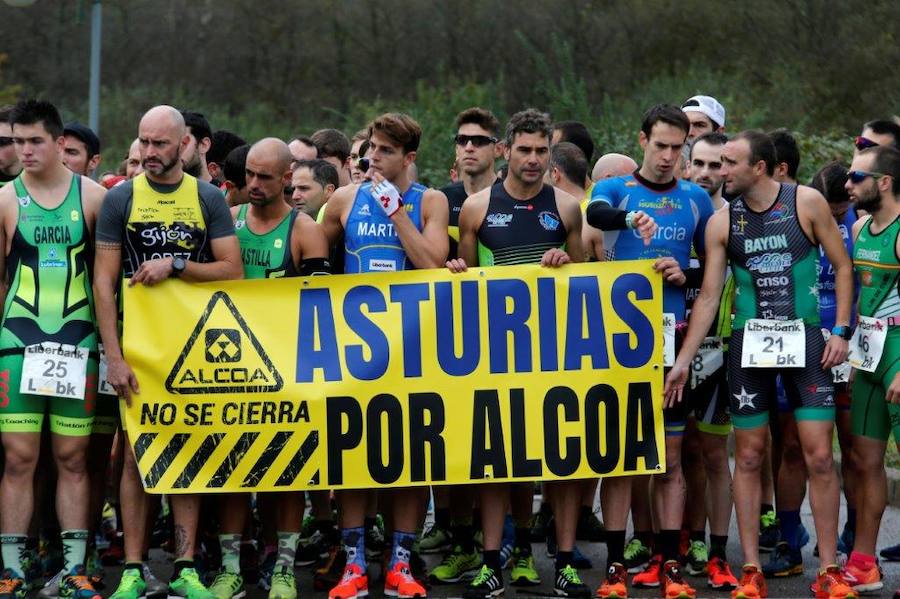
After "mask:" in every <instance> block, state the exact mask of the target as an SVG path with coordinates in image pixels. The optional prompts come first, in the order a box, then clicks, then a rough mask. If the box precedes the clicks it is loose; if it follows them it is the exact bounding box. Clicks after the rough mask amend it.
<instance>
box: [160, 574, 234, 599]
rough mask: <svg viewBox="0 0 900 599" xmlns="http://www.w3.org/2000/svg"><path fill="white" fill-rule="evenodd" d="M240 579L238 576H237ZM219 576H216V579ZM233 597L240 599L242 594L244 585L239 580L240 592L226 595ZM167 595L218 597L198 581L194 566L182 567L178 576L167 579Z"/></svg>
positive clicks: (188, 598)
mask: <svg viewBox="0 0 900 599" xmlns="http://www.w3.org/2000/svg"><path fill="white" fill-rule="evenodd" d="M238 578H239V579H240V576H238ZM218 579H219V577H218V576H216V580H218ZM227 596H228V597H233V599H240V597H243V596H244V585H243V581H241V585H240V593H239V594H237V595H227ZM169 597H170V598H171V597H184V598H185V599H218V597H217V596H216V595H214V594H213V593H212V592H210V590H209V589H207V588H206V587H205V586H203V583H202V582H200V576H199V575H198V574H197V570H195V569H194V568H182V569H181V574H179V575H178V578H173V579H172V580H170V581H169Z"/></svg>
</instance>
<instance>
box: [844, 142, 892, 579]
mask: <svg viewBox="0 0 900 599" xmlns="http://www.w3.org/2000/svg"><path fill="white" fill-rule="evenodd" d="M845 188H846V189H847V191H848V192H849V195H850V200H851V201H852V202H853V203H854V204H855V205H856V206H857V207H858V208H860V209H862V210H865V211H866V212H867V213H868V214H869V216H866V217H863V218H861V219H860V220H858V221H857V222H856V223H855V224H854V226H853V236H854V247H853V261H854V267H855V270H856V274H857V275H858V277H859V280H860V283H861V287H860V294H859V321H860V322H859V323H858V325H857V333H856V336H855V337H854V343H852V344H851V352H852V353H851V359H850V361H851V365H854V366H855V367H856V368H857V370H856V378H855V380H854V381H853V387H852V394H853V400H852V401H851V405H850V415H851V419H852V422H853V435H854V436H853V449H852V451H853V454H854V456H855V458H856V459H855V462H856V477H857V478H856V482H857V484H858V487H859V488H860V489H865V493H862V494H860V496H859V497H858V498H857V502H856V510H857V515H856V538H855V540H854V546H853V552H852V553H851V554H850V559H849V561H848V562H847V565H846V567H845V569H844V577H845V579H846V580H847V582H848V584H850V585H851V586H852V587H853V588H854V590H856V591H857V592H860V593H863V592H874V591H877V590H879V589H881V588H882V587H883V586H884V583H883V575H882V573H881V570H880V568H879V567H878V563H877V561H876V560H875V541H876V539H877V538H878V528H879V526H880V523H881V518H882V515H883V514H884V508H885V505H886V495H885V491H886V482H885V480H886V474H885V468H884V453H885V449H886V448H887V441H888V438H889V437H890V436H891V434H893V436H894V443H896V444H897V447H898V449H900V366H898V364H900V327H898V326H896V325H898V324H900V292H898V288H897V272H898V269H900V259H898V258H897V256H898V255H900V220H898V217H900V151H898V150H897V149H896V148H893V147H890V146H887V145H880V146H878V147H872V148H866V149H864V150H862V151H860V152H859V153H858V154H857V155H856V156H854V157H853V162H852V164H851V165H850V172H849V173H848V176H847V183H846V184H845ZM886 248H887V249H886ZM895 321H896V322H895ZM861 331H866V333H865V335H867V336H868V337H869V339H868V340H867V342H866V343H863V339H864V337H863V334H864V333H862V332H861ZM857 341H858V343H857Z"/></svg>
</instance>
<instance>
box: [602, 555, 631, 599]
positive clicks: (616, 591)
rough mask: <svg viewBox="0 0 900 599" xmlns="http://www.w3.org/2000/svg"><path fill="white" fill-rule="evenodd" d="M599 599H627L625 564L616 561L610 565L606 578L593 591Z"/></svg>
mask: <svg viewBox="0 0 900 599" xmlns="http://www.w3.org/2000/svg"><path fill="white" fill-rule="evenodd" d="M595 594H596V596H597V597H599V598H600V599H628V573H627V572H626V570H625V566H623V565H622V564H620V563H618V562H616V563H613V564H612V565H610V567H609V571H608V572H607V573H606V579H605V580H604V581H603V582H601V583H600V586H599V587H598V588H597V592H596V593H595Z"/></svg>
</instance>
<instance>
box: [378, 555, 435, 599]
mask: <svg viewBox="0 0 900 599" xmlns="http://www.w3.org/2000/svg"><path fill="white" fill-rule="evenodd" d="M384 594H385V595H387V596H388V597H399V598H400V599H412V598H413V597H427V596H428V593H427V592H426V591H425V587H423V586H422V585H421V584H419V583H418V581H416V579H415V578H413V575H412V572H410V569H409V564H407V563H404V562H397V563H396V564H394V567H393V568H392V569H391V571H390V572H388V573H387V576H386V577H385V579H384Z"/></svg>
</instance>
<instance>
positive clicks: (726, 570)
mask: <svg viewBox="0 0 900 599" xmlns="http://www.w3.org/2000/svg"><path fill="white" fill-rule="evenodd" d="M706 569H707V572H708V573H709V577H708V578H707V580H706V584H707V585H708V586H709V587H711V588H714V589H721V590H723V591H730V590H731V589H736V588H737V585H738V581H737V578H735V577H734V574H732V573H731V566H729V565H728V562H726V561H725V560H723V559H722V558H721V557H713V558H710V560H709V563H708V564H707V565H706Z"/></svg>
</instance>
